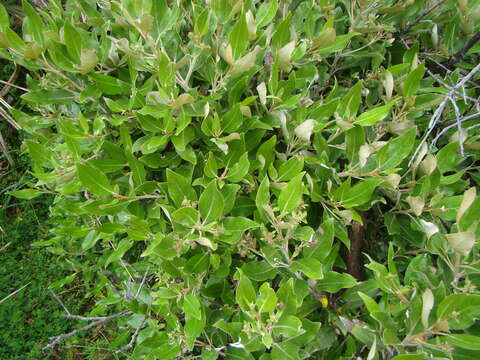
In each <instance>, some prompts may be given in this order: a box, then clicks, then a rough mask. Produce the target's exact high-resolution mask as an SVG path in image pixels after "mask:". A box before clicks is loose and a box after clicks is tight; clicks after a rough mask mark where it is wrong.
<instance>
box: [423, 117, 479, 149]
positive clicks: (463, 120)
mask: <svg viewBox="0 0 480 360" xmlns="http://www.w3.org/2000/svg"><path fill="white" fill-rule="evenodd" d="M476 119H480V113H477V114H473V115H469V116H465V117H463V118H461V119H459V120H456V121H455V123H453V124H450V125H448V126H447V127H445V128H443V129H442V131H440V132H439V133H438V135H437V136H435V138H434V139H433V140H432V144H431V147H433V146H435V144H436V143H437V141H438V140H439V139H440V138H441V137H442V136H443V135H444V134H445V133H446V132H447V131H448V130H450V129H453V128H454V127H458V123H460V124H463V123H464V122H467V121H471V120H476ZM479 125H480V124H475V125H472V126H470V127H468V128H466V129H465V131H466V132H468V131H470V130H472V129H474V128H476V127H478V126H479Z"/></svg>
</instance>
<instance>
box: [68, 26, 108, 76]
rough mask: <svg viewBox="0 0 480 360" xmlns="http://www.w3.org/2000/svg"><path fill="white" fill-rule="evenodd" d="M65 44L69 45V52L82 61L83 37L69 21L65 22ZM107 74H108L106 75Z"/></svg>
mask: <svg viewBox="0 0 480 360" xmlns="http://www.w3.org/2000/svg"><path fill="white" fill-rule="evenodd" d="M63 32H64V39H65V46H66V47H67V52H68V54H69V55H70V57H71V58H72V60H73V61H75V62H76V63H77V64H80V62H81V53H82V38H81V36H80V34H79V32H78V31H77V29H75V27H73V26H72V24H70V22H69V21H66V22H65V26H64V27H63ZM105 76H106V75H105Z"/></svg>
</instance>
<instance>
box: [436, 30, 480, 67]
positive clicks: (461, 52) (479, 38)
mask: <svg viewBox="0 0 480 360" xmlns="http://www.w3.org/2000/svg"><path fill="white" fill-rule="evenodd" d="M479 41H480V31H478V32H477V33H476V34H475V35H473V36H472V37H471V38H470V40H468V41H467V43H466V44H465V46H464V47H463V48H462V49H461V50H459V51H457V52H456V53H455V54H453V55H452V57H451V58H450V59H448V60H447V61H445V62H444V63H443V65H445V66H446V67H451V66H453V65H455V64H456V63H458V62H460V61H462V60H463V58H464V57H465V55H466V54H467V52H468V50H470V49H471V48H472V47H473V45H475V44H476V43H477V42H479Z"/></svg>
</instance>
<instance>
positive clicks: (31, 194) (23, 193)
mask: <svg viewBox="0 0 480 360" xmlns="http://www.w3.org/2000/svg"><path fill="white" fill-rule="evenodd" d="M7 194H8V195H13V196H15V197H16V198H17V199H25V200H31V199H35V198H36V197H39V196H42V195H43V194H44V193H43V192H42V191H40V190H36V189H22V190H17V191H9V192H8V193H7Z"/></svg>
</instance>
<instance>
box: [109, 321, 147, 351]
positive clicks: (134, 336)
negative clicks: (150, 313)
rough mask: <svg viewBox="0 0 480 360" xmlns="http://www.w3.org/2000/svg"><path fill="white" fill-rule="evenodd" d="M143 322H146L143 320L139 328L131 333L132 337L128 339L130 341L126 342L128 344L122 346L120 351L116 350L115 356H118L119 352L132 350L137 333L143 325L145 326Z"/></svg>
mask: <svg viewBox="0 0 480 360" xmlns="http://www.w3.org/2000/svg"><path fill="white" fill-rule="evenodd" d="M145 321H146V319H143V321H142V323H141V324H140V326H139V327H137V328H136V329H135V332H134V333H133V335H132V337H131V338H130V341H129V342H128V344H127V345H125V346H122V347H121V348H120V349H118V350H116V351H115V354H119V353H121V352H124V351H128V350H131V349H132V348H133V344H134V343H135V340H137V336H138V333H139V332H140V329H141V328H142V327H143V324H145Z"/></svg>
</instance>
